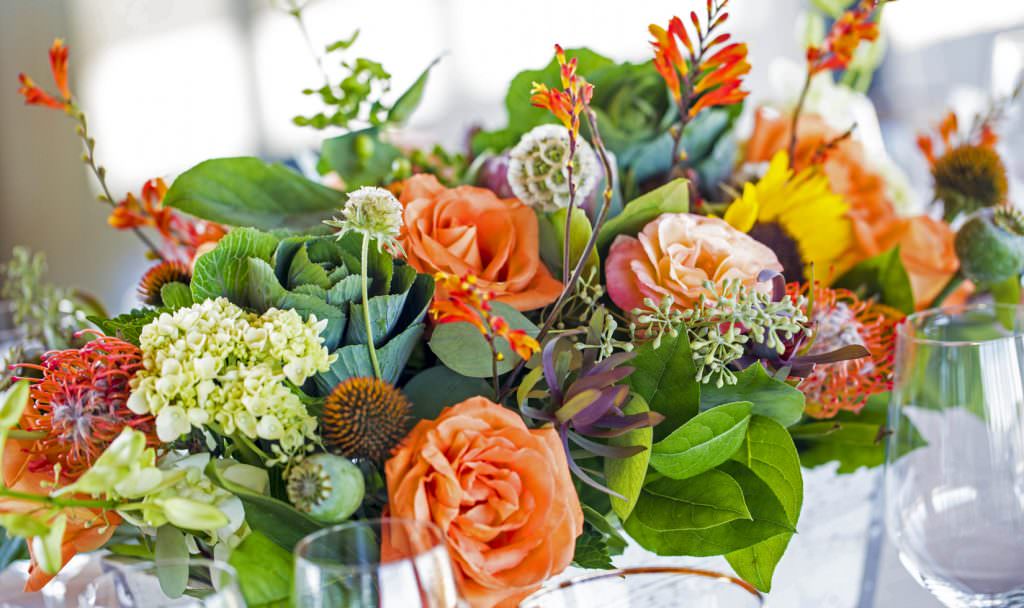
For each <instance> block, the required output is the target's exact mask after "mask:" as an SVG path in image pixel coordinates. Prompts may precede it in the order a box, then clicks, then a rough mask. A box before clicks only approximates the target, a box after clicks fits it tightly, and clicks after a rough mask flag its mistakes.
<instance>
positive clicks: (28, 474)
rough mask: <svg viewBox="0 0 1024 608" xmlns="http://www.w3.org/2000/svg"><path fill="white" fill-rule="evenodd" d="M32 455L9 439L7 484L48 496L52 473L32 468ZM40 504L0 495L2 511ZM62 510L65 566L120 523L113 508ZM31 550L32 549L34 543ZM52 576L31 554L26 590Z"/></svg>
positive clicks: (96, 545)
mask: <svg viewBox="0 0 1024 608" xmlns="http://www.w3.org/2000/svg"><path fill="white" fill-rule="evenodd" d="M29 454H30V453H29V446H28V445H27V444H25V443H23V442H21V441H18V440H15V439H8V440H7V443H6V445H5V446H4V457H3V461H4V462H3V476H4V484H5V485H6V486H7V487H8V488H10V489H12V490H14V491H17V492H25V493H28V494H38V495H46V494H48V493H49V491H50V490H51V489H52V483H53V472H52V471H44V470H41V471H31V470H29V466H28V460H29ZM39 507H40V503H38V502H34V501H30V500H23V499H18V498H0V512H3V513H29V512H34V511H38V510H39ZM61 513H63V514H64V515H65V516H66V517H67V527H66V528H65V529H64V541H63V542H62V543H61V566H62V567H63V565H64V564H67V563H68V562H69V561H71V558H72V557H74V556H75V555H77V554H78V553H88V552H89V551H95V550H96V549H99V548H100V547H102V546H103V545H104V544H105V543H106V542H107V541H108V540H110V537H111V535H113V534H114V530H116V529H117V526H118V524H120V523H121V518H120V517H118V515H117V514H116V513H114V512H112V511H107V512H106V515H105V516H104V514H103V511H101V510H99V509H86V508H82V507H75V508H66V509H64V510H63V511H61ZM29 551H30V552H31V551H32V544H31V543H29ZM53 577H54V575H52V574H48V573H47V572H45V571H43V569H42V568H40V567H39V565H38V564H37V563H36V559H35V555H32V562H31V564H29V569H28V580H27V581H25V591H39V590H40V589H42V588H43V586H44V585H46V583H48V582H50V579H52V578H53Z"/></svg>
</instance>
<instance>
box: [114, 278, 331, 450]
mask: <svg viewBox="0 0 1024 608" xmlns="http://www.w3.org/2000/svg"><path fill="white" fill-rule="evenodd" d="M325 326H326V321H317V320H316V318H315V317H312V316H311V317H310V319H309V320H308V321H303V320H302V317H301V316H299V314H298V313H297V312H295V311H294V310H277V309H273V308H272V309H270V310H268V311H267V312H266V313H264V314H262V315H256V314H252V313H248V312H246V311H244V310H242V309H241V308H239V307H238V306H235V305H234V304H232V303H231V302H229V301H228V300H226V299H224V298H217V299H215V300H207V301H205V302H202V303H200V304H196V305H194V306H191V307H188V308H181V309H179V310H177V311H175V312H174V313H173V314H170V313H165V314H162V315H160V317H158V318H157V319H156V320H154V321H153V322H152V323H150V324H149V325H147V326H146V327H145V328H143V330H142V334H141V336H140V339H139V342H140V346H141V348H142V353H143V366H144V367H143V369H142V370H141V371H139V372H138V373H137V374H136V375H135V378H134V379H133V380H132V384H131V386H132V395H131V397H130V398H129V400H128V407H129V408H130V409H131V410H132V411H133V412H135V413H137V414H146V413H152V414H155V415H156V426H157V435H158V436H159V438H160V440H161V441H166V442H169V441H174V440H175V439H177V438H178V437H180V436H181V435H183V434H185V433H188V432H189V430H190V429H191V428H193V427H196V428H199V427H204V426H206V427H210V428H212V429H214V430H216V431H217V432H218V433H220V434H223V435H234V434H236V433H241V434H242V435H243V436H245V437H247V438H249V439H257V438H259V439H266V440H270V441H276V442H277V443H275V444H274V445H273V447H272V450H273V452H274V455H273V456H274V457H273V459H272V462H283V461H286V460H288V459H290V458H291V457H292V456H294V455H295V454H297V453H299V452H302V451H304V450H305V449H306V447H307V440H315V439H316V426H317V423H316V419H315V418H314V417H313V416H310V415H309V413H308V412H307V411H306V408H305V406H304V405H303V403H302V401H301V400H300V399H299V397H298V396H297V395H296V394H295V393H294V392H292V390H290V389H289V388H288V387H287V386H286V385H285V383H284V381H285V380H289V381H290V382H292V383H293V384H295V385H296V386H298V385H301V384H302V383H303V382H305V380H306V379H307V378H309V377H310V376H312V375H313V374H316V373H317V372H322V371H326V370H327V369H328V368H329V367H330V364H331V363H332V362H333V360H334V358H333V357H332V356H331V355H330V354H329V353H328V352H327V349H326V348H324V346H323V339H322V338H321V337H320V332H321V331H322V330H323V328H324V327H325Z"/></svg>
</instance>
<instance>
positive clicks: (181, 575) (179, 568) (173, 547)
mask: <svg viewBox="0 0 1024 608" xmlns="http://www.w3.org/2000/svg"><path fill="white" fill-rule="evenodd" d="M153 558H154V561H155V562H156V568H157V570H156V575H157V579H158V580H159V581H160V590H161V591H162V592H163V594H164V595H165V596H167V597H168V598H170V599H174V598H179V597H181V596H182V594H183V593H185V588H186V587H188V543H186V542H185V533H184V532H182V531H181V530H179V529H178V528H175V527H174V526H172V525H170V524H165V525H163V526H160V527H159V528H157V529H156V543H155V545H154V546H153ZM161 562H163V563H161ZM166 562H179V563H175V564H173V565H172V564H168V563H166Z"/></svg>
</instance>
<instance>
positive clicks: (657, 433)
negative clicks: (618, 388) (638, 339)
mask: <svg viewBox="0 0 1024 608" xmlns="http://www.w3.org/2000/svg"><path fill="white" fill-rule="evenodd" d="M631 365H632V366H633V367H634V368H635V371H634V372H633V373H632V374H631V375H630V376H629V379H628V382H629V385H630V387H631V388H632V389H633V392H634V393H636V394H638V395H640V396H641V397H643V399H644V401H646V402H647V404H648V405H649V406H650V407H651V410H653V411H655V412H658V413H659V414H661V415H663V416H665V420H664V421H663V422H662V423H661V424H659V425H658V426H656V427H655V428H654V439H655V440H656V441H660V440H661V439H664V438H665V436H667V435H668V434H669V433H671V432H672V431H673V430H675V429H676V428H678V427H679V426H681V425H682V424H683V423H685V422H686V421H687V420H689V419H690V418H693V417H694V416H696V415H697V412H698V404H699V403H700V387H699V385H698V384H697V381H696V380H695V378H696V376H697V371H696V369H695V368H694V365H693V355H692V354H691V352H690V342H689V340H688V339H687V337H686V332H679V335H678V336H677V337H675V338H673V337H671V336H665V337H664V338H663V339H662V341H661V346H660V347H659V348H654V344H653V342H646V343H644V344H643V345H641V346H640V348H638V349H637V356H636V358H634V359H633V361H632V362H631ZM738 400H739V399H731V400H730V401H738ZM723 403H724V402H723Z"/></svg>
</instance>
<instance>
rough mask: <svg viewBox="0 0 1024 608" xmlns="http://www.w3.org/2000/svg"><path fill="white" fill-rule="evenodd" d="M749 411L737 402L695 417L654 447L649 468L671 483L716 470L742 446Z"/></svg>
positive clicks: (746, 402) (745, 405) (746, 406)
mask: <svg viewBox="0 0 1024 608" xmlns="http://www.w3.org/2000/svg"><path fill="white" fill-rule="evenodd" d="M750 408H751V403H750V402H749V401H737V402H735V403H729V404H727V405H721V406H718V407H715V408H712V409H710V410H708V411H706V412H702V413H700V414H697V415H696V416H694V417H693V418H692V419H691V420H689V421H687V422H686V424H684V425H682V426H681V427H679V428H677V429H676V430H675V431H672V433H671V434H670V435H669V436H667V437H665V438H664V439H662V440H661V441H659V442H658V443H656V444H654V447H653V448H652V450H651V467H653V468H654V470H656V471H658V472H659V473H661V474H662V475H665V476H666V477H671V478H672V479H686V478H688V477H693V476H694V475H699V474H700V473H703V472H705V471H708V470H710V469H713V468H715V467H717V466H718V465H720V464H722V463H723V462H725V461H726V460H728V459H729V458H730V457H732V456H733V454H735V453H736V450H738V449H739V448H740V445H741V444H742V443H743V438H744V437H745V436H746V433H747V424H748V423H749V422H750Z"/></svg>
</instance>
